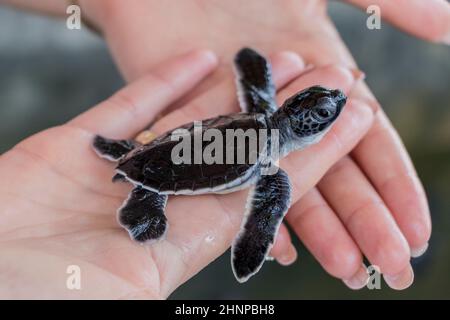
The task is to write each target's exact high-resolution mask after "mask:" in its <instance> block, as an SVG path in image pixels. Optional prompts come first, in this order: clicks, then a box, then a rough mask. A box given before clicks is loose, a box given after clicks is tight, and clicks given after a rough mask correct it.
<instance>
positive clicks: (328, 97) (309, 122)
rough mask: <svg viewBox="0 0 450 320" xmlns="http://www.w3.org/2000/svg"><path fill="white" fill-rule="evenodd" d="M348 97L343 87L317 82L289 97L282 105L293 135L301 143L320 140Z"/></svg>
mask: <svg viewBox="0 0 450 320" xmlns="http://www.w3.org/2000/svg"><path fill="white" fill-rule="evenodd" d="M346 101H347V97H346V96H345V94H344V93H343V92H342V91H341V90H331V89H327V88H324V87H321V86H314V87H310V88H308V89H305V90H303V91H301V92H298V93H296V94H295V95H293V96H292V97H290V98H289V99H287V100H286V101H285V102H284V104H283V106H282V107H281V108H282V111H283V113H284V114H285V115H286V116H287V117H288V118H289V124H290V127H291V128H290V129H291V130H292V133H293V137H292V138H293V139H294V140H295V141H296V142H297V144H300V146H299V147H305V146H307V145H310V144H313V143H316V142H318V141H319V140H320V139H321V138H322V137H323V136H324V135H325V133H326V132H327V131H328V129H329V128H330V126H331V125H332V124H333V123H334V121H335V120H336V119H337V117H338V116H339V114H340V112H341V111H342V109H343V107H344V105H345V103H346Z"/></svg>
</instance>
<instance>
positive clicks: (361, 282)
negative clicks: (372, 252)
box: [342, 264, 369, 290]
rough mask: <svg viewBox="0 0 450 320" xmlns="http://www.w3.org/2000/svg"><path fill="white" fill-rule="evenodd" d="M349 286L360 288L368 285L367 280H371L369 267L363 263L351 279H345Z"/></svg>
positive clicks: (353, 288)
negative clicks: (368, 271)
mask: <svg viewBox="0 0 450 320" xmlns="http://www.w3.org/2000/svg"><path fill="white" fill-rule="evenodd" d="M342 281H343V282H344V283H345V285H346V286H347V287H349V288H350V289H352V290H359V289H362V288H364V287H365V286H366V285H367V282H368V281H369V274H368V273H367V268H366V266H365V265H364V264H363V265H362V266H361V267H360V268H359V270H358V272H356V273H355V275H353V277H351V278H350V279H343V280H342Z"/></svg>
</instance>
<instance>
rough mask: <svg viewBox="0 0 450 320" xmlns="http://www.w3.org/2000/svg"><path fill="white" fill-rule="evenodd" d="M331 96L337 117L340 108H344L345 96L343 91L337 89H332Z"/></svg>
mask: <svg viewBox="0 0 450 320" xmlns="http://www.w3.org/2000/svg"><path fill="white" fill-rule="evenodd" d="M332 98H333V100H334V102H335V103H336V113H335V118H337V117H338V116H339V114H340V113H341V111H342V109H343V108H344V106H345V103H346V102H347V96H346V95H345V93H344V92H342V91H341V90H339V89H337V90H333V92H332Z"/></svg>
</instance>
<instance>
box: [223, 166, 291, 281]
mask: <svg viewBox="0 0 450 320" xmlns="http://www.w3.org/2000/svg"><path fill="white" fill-rule="evenodd" d="M290 201H291V184H290V182H289V178H288V176H287V174H286V173H285V172H284V171H283V170H281V169H278V171H277V173H276V174H273V175H265V176H261V178H260V179H259V180H258V182H257V184H256V186H255V187H254V189H253V190H252V192H250V194H249V196H248V200H247V208H246V215H245V216H244V220H243V223H242V226H241V231H240V232H239V234H238V236H237V237H236V239H235V241H234V243H233V246H232V248H231V260H232V261H231V264H232V268H233V273H234V275H235V277H236V279H237V280H238V281H239V282H241V283H242V282H245V281H247V280H248V278H250V277H251V276H252V275H254V274H255V273H257V272H258V271H259V269H260V268H261V266H262V265H263V263H264V261H265V259H266V257H267V255H268V253H269V250H270V249H271V248H272V245H273V243H274V241H275V236H276V235H277V233H278V229H279V227H280V224H281V221H282V220H283V218H284V215H285V214H286V212H287V210H288V209H289V206H290Z"/></svg>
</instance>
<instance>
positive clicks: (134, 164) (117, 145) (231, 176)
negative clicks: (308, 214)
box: [93, 48, 346, 282]
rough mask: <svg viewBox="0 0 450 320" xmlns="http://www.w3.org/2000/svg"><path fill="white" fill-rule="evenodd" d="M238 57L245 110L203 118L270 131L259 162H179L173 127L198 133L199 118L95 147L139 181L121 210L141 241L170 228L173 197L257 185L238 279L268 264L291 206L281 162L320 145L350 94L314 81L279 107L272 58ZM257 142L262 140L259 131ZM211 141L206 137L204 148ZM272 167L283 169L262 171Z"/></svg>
mask: <svg viewBox="0 0 450 320" xmlns="http://www.w3.org/2000/svg"><path fill="white" fill-rule="evenodd" d="M234 63H235V68H236V73H237V87H238V97H239V103H240V105H241V108H242V112H241V113H236V114H231V115H227V116H218V117H216V118H212V119H207V120H204V121H203V122H202V128H201V130H202V132H205V131H206V130H208V129H215V132H216V133H217V132H218V133H221V134H223V136H225V135H226V132H227V130H230V129H233V130H236V129H243V130H246V129H254V130H256V131H258V132H261V131H260V130H261V129H263V130H268V131H267V132H268V134H267V135H266V139H265V140H264V142H263V143H262V144H261V145H262V147H261V148H259V149H258V151H257V158H256V161H253V162H252V161H249V159H250V157H249V156H248V154H247V155H246V156H245V161H244V162H241V163H236V162H235V161H226V162H225V161H216V162H215V163H206V162H200V163H198V162H195V161H194V162H193V163H175V162H174V161H173V154H172V151H173V149H174V147H175V146H176V145H177V144H179V142H178V140H176V139H173V136H174V133H175V132H178V131H179V129H180V128H181V129H185V131H186V132H187V135H189V136H190V137H191V138H192V139H194V138H195V135H196V133H195V131H196V129H195V124H194V123H190V124H187V125H184V126H182V127H180V128H177V129H176V130H172V131H170V132H167V133H165V134H163V135H162V136H160V137H158V138H156V139H155V140H153V141H151V142H149V143H148V144H145V145H141V144H139V143H137V142H135V141H132V140H111V139H107V138H104V137H101V136H96V137H95V139H94V143H93V145H94V148H95V150H96V152H97V153H98V154H99V155H100V156H102V157H104V158H107V159H109V160H112V161H118V165H117V167H116V172H117V173H116V175H115V176H114V177H113V181H117V180H123V181H128V182H131V183H132V184H133V185H134V189H133V190H132V191H131V192H130V194H129V196H128V199H126V201H125V202H124V204H123V205H122V207H121V208H119V210H118V220H119V222H120V224H121V225H122V226H123V227H125V228H126V229H127V230H128V232H129V233H130V236H131V237H132V238H133V239H134V240H136V241H139V242H146V241H149V240H156V239H161V238H162V237H163V236H164V234H165V233H166V230H167V219H166V216H165V214H164V210H165V207H166V203H167V198H168V195H173V194H184V195H195V194H205V193H228V192H234V191H237V190H241V189H244V188H247V187H249V186H253V187H252V190H251V192H250V193H249V195H248V200H247V207H246V213H245V216H244V219H243V222H242V226H241V230H240V232H239V234H238V235H237V237H236V239H235V240H234V242H233V245H232V258H231V260H232V268H233V272H234V275H235V276H236V279H237V280H238V281H239V282H244V281H246V280H247V279H248V278H249V277H251V276H252V275H254V274H255V273H256V272H258V270H259V269H260V268H261V266H262V264H263V263H264V261H265V259H266V257H267V255H268V252H269V250H270V248H271V247H272V245H273V243H274V239H275V237H276V234H277V232H278V229H279V226H280V223H281V221H282V220H283V217H284V215H285V214H286V212H287V210H288V209H289V206H290V199H291V185H290V182H289V178H288V176H287V174H286V172H285V171H283V170H282V169H280V168H278V167H276V164H275V162H276V161H277V160H278V158H281V157H283V156H286V155H287V154H288V153H289V152H291V151H294V150H299V149H303V148H305V147H307V146H309V145H312V144H314V143H317V142H318V141H319V140H320V139H321V138H322V137H323V136H324V135H325V133H326V132H327V131H328V130H329V129H330V127H331V125H332V124H333V123H334V121H335V120H336V119H337V117H338V116H339V114H340V112H341V110H342V108H343V107H344V105H345V103H346V96H345V95H344V94H343V93H342V92H341V91H340V90H330V89H326V88H324V87H321V86H313V87H311V88H308V89H305V90H303V91H301V92H298V93H296V94H295V95H293V96H292V97H290V98H289V99H287V100H286V101H285V102H284V103H283V105H282V106H281V107H280V108H277V105H276V102H275V86H274V83H273V80H272V74H271V67H270V64H269V62H268V61H267V60H266V59H265V58H264V57H263V56H261V55H260V54H258V53H257V52H255V51H254V50H252V49H248V48H244V49H242V50H240V51H239V52H238V53H237V55H236V57H235V60H234ZM177 130H178V131H177ZM274 130H275V131H276V132H277V133H278V134H277V135H275V134H274V132H275V131H274ZM275 137H276V138H277V140H278V141H276V142H277V144H278V145H279V153H276V154H275V153H274V152H273V151H272V149H273V148H269V146H273V145H274V144H275V141H274V140H275ZM258 140H259V141H262V139H261V138H260V137H259V138H258ZM245 141H246V142H245V147H246V149H242V148H241V149H239V150H236V149H237V147H236V148H235V150H233V151H238V152H239V151H243V150H244V151H243V152H247V153H249V152H250V150H249V149H248V148H247V147H249V139H246V140H245ZM227 144H228V142H227ZM206 146H207V143H206V142H205V141H203V142H202V143H201V147H202V151H203V150H205V148H206ZM269 149H270V150H269ZM225 152H226V150H225ZM232 160H235V158H234V156H233V157H232ZM268 167H271V168H275V169H276V170H270V172H271V174H263V173H264V170H265V169H267V168H268Z"/></svg>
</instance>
